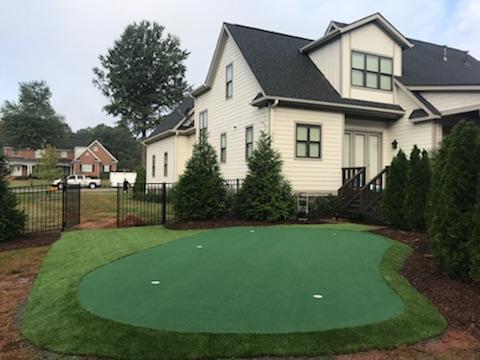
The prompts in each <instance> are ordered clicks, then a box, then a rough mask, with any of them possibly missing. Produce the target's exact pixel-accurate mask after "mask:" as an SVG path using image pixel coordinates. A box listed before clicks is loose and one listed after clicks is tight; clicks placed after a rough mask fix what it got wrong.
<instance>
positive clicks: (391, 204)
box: [381, 149, 408, 228]
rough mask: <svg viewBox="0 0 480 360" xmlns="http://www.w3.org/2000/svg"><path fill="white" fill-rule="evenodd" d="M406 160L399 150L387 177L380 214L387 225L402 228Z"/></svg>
mask: <svg viewBox="0 0 480 360" xmlns="http://www.w3.org/2000/svg"><path fill="white" fill-rule="evenodd" d="M407 166H408V160H407V157H406V156H405V153H404V152H403V151H402V150H401V149H400V150H399V152H398V154H397V155H396V156H395V157H394V158H393V160H392V163H391V165H390V169H389V172H388V177H387V187H386V189H385V192H384V193H383V197H382V203H381V213H382V216H383V219H384V220H385V222H386V223H387V224H389V225H390V226H393V227H395V228H402V226H403V215H402V212H403V211H402V210H403V209H402V206H403V203H404V201H405V181H406V177H407Z"/></svg>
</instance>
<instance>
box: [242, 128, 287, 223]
mask: <svg viewBox="0 0 480 360" xmlns="http://www.w3.org/2000/svg"><path fill="white" fill-rule="evenodd" d="M237 198H238V205H237V207H238V212H239V215H240V217H242V218H244V219H247V220H259V221H268V222H276V221H282V220H289V219H293V218H294V217H295V213H296V202H295V196H294V194H293V192H292V188H291V186H290V184H289V183H288V182H287V180H286V179H285V178H284V177H283V175H282V160H281V159H280V154H279V153H278V152H277V151H275V150H274V149H273V148H272V146H271V141H270V138H269V136H268V135H267V134H265V133H263V132H262V134H261V136H260V139H259V140H258V142H257V147H256V149H255V150H254V151H253V153H252V155H251V156H250V158H249V159H248V174H247V176H246V178H245V181H244V183H243V186H242V188H241V189H240V191H239V193H238V197H237Z"/></svg>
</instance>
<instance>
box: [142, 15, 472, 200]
mask: <svg viewBox="0 0 480 360" xmlns="http://www.w3.org/2000/svg"><path fill="white" fill-rule="evenodd" d="M192 96H193V98H194V104H192V108H188V111H186V112H185V111H184V110H185V109H183V110H182V108H180V109H177V110H176V111H175V113H177V114H178V116H176V118H175V121H172V122H171V123H170V124H169V125H168V126H164V125H162V126H161V127H160V128H159V129H160V130H159V129H157V130H156V131H155V132H154V133H153V134H152V135H151V136H150V137H149V138H148V139H147V140H146V143H147V145H148V146H147V181H148V182H164V181H167V182H169V181H176V180H177V179H178V176H179V175H180V174H181V173H182V171H183V169H184V164H185V161H186V159H188V156H189V155H190V154H191V147H192V146H193V143H194V141H198V138H199V136H200V133H202V132H207V133H208V141H209V142H210V143H211V144H212V145H213V146H214V147H215V149H216V150H217V153H218V156H219V161H220V167H221V171H222V173H223V176H224V178H225V179H235V178H244V177H245V175H246V172H247V158H248V156H249V155H250V154H251V152H252V150H253V149H254V148H255V142H256V140H257V139H258V137H259V135H260V132H261V131H264V132H267V133H269V134H270V136H271V139H272V143H273V146H274V147H275V148H276V149H277V150H278V151H279V152H280V154H281V156H282V160H283V172H284V175H285V176H286V177H287V178H288V180H289V181H290V182H291V184H292V186H293V189H294V190H295V191H296V192H299V193H315V194H328V193H336V192H337V190H338V189H339V188H340V187H341V186H342V184H344V183H345V182H346V181H348V179H349V178H351V177H352V176H353V175H355V174H357V173H358V168H360V169H361V168H364V169H365V170H364V174H365V177H366V181H368V180H369V179H372V178H375V176H376V175H377V174H379V173H380V172H382V170H383V169H384V168H385V167H386V166H388V165H389V163H390V161H391V159H392V157H393V156H394V155H395V154H396V152H397V151H398V150H399V149H403V150H404V151H405V152H407V153H409V152H410V149H411V148H412V146H413V145H414V144H416V145H418V146H419V147H420V148H424V149H426V150H429V151H430V150H433V149H435V148H436V147H437V146H438V144H439V142H440V141H441V140H442V138H443V137H444V136H445V134H447V133H448V131H449V129H451V127H452V126H453V125H454V124H455V123H457V122H458V121H459V120H461V119H469V120H473V121H476V122H478V121H479V111H480V62H479V61H477V60H476V59H475V58H473V57H472V56H470V55H468V52H466V51H462V50H458V49H454V48H450V47H446V46H442V45H436V44H432V43H429V42H424V41H419V40H413V39H409V38H406V37H405V36H404V35H402V34H401V33H400V31H399V30H397V29H396V28H395V27H394V26H393V25H392V24H390V23H389V22H388V21H387V20H386V19H385V18H384V17H383V16H382V15H381V14H378V13H376V14H373V15H370V16H367V17H365V18H363V19H360V20H358V21H355V22H353V23H351V24H345V23H339V22H335V21H332V22H330V24H329V25H328V26H327V29H326V31H325V34H324V35H323V36H321V37H319V38H318V39H316V40H312V39H305V38H301V37H296V36H292V35H285V34H280V33H276V32H272V31H267V30H260V29H256V28H251V27H246V26H242V25H234V24H227V23H225V24H223V26H222V29H221V32H220V36H219V38H218V42H217V46H216V49H215V53H214V55H213V59H212V62H211V65H210V68H209V69H208V74H207V77H206V81H205V83H204V84H203V85H202V86H200V87H198V88H197V89H195V90H194V91H193V92H192ZM192 119H194V121H192ZM166 149H168V150H166ZM165 154H168V155H165ZM165 161H167V165H165ZM169 166H170V167H171V170H170V168H168V167H169ZM159 169H160V170H159ZM165 169H166V170H165ZM163 175H165V176H163ZM380 180H381V178H380Z"/></svg>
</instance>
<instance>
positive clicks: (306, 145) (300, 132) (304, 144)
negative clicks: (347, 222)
mask: <svg viewBox="0 0 480 360" xmlns="http://www.w3.org/2000/svg"><path fill="white" fill-rule="evenodd" d="M321 137H322V127H321V126H320V125H307V124H297V134H296V149H295V156H296V157H297V158H315V159H320V158H321V155H322V154H321V152H322V151H321Z"/></svg>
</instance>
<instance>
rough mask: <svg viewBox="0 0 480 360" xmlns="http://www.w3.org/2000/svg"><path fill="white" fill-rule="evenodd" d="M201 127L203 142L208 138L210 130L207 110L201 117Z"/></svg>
mask: <svg viewBox="0 0 480 360" xmlns="http://www.w3.org/2000/svg"><path fill="white" fill-rule="evenodd" d="M198 116H199V123H200V124H199V125H200V140H201V141H202V140H203V139H205V137H206V136H207V135H206V134H207V128H208V113H207V110H204V111H202V112H201V113H200V114H199V115H198Z"/></svg>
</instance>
